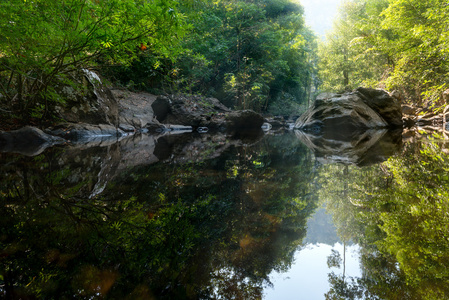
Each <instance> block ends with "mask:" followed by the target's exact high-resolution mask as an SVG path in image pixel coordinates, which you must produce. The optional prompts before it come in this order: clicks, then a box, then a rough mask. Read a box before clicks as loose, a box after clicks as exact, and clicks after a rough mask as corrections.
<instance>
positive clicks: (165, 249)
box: [0, 132, 449, 299]
mask: <svg viewBox="0 0 449 300" xmlns="http://www.w3.org/2000/svg"><path fill="white" fill-rule="evenodd" d="M448 153H449V151H447V147H446V143H445V142H444V141H443V140H441V139H440V137H438V136H437V137H430V138H429V137H428V138H426V139H418V138H413V139H409V140H406V139H405V138H404V141H403V138H402V137H401V135H400V134H399V135H398V134H397V133H393V134H392V133H388V132H369V133H365V134H364V135H361V136H357V137H354V136H350V137H348V138H347V139H344V138H343V139H341V140H338V141H337V140H334V139H323V138H316V137H313V136H309V135H307V134H303V133H296V134H295V133H293V132H290V133H285V134H281V135H265V136H263V135H256V136H251V137H240V139H232V138H230V137H227V136H224V135H219V134H217V135H213V136H211V135H199V134H196V135H195V134H187V135H182V136H167V137H159V138H154V137H148V136H142V137H135V138H131V139H127V140H123V141H121V142H120V143H116V144H98V145H97V146H94V147H87V146H86V145H76V146H72V147H70V146H66V147H61V148H51V149H47V150H46V151H44V152H43V153H42V154H40V155H38V156H33V157H27V156H21V155H19V154H13V153H2V154H0V172H1V173H0V175H1V181H0V199H1V202H0V210H1V212H0V216H1V219H0V228H1V231H0V272H1V273H0V295H1V297H3V298H6V299H445V298H448V297H449V284H448V283H449V281H448V279H449V200H448V199H449V195H448V193H449V189H448V187H449V173H448V170H449V154H448Z"/></svg>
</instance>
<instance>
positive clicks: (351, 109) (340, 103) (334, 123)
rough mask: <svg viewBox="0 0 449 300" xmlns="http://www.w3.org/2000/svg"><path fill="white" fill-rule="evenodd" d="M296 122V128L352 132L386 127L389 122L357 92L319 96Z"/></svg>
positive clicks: (315, 130)
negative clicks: (330, 96)
mask: <svg viewBox="0 0 449 300" xmlns="http://www.w3.org/2000/svg"><path fill="white" fill-rule="evenodd" d="M317 99H318V101H316V102H315V104H314V105H313V106H312V107H311V108H309V109H308V110H307V111H306V112H305V113H304V114H303V115H302V116H301V117H299V119H298V120H297V121H296V123H295V128H298V129H302V130H307V131H314V132H320V131H323V130H326V129H339V130H340V131H341V132H347V131H349V132H351V131H354V130H363V129H367V128H385V127H387V126H388V123H387V122H386V121H385V120H383V119H382V117H380V116H379V114H377V113H376V112H375V111H374V110H373V109H371V108H370V107H369V106H368V105H367V104H366V103H365V102H364V101H363V100H362V99H361V97H360V96H359V95H357V94H352V93H346V94H343V95H335V94H334V95H332V98H327V97H318V98H317Z"/></svg>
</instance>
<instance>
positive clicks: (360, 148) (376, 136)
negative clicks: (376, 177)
mask: <svg viewBox="0 0 449 300" xmlns="http://www.w3.org/2000/svg"><path fill="white" fill-rule="evenodd" d="M295 133H296V136H297V137H298V138H299V139H300V140H301V141H302V142H303V143H304V144H305V145H306V146H307V147H308V148H309V149H311V150H313V151H314V153H315V156H316V157H317V160H318V161H319V162H321V163H323V164H326V163H343V164H355V165H359V166H362V165H370V164H373V163H377V162H382V161H384V160H386V159H388V157H390V156H391V155H393V154H394V153H396V152H397V151H399V149H400V147H401V141H402V138H401V130H394V131H388V130H386V129H379V130H375V129H369V130H366V131H365V132H360V133H357V132H356V133H354V132H340V131H339V132H338V133H337V134H333V133H332V132H327V133H325V134H324V135H322V136H315V135H312V134H308V133H306V132H303V131H298V130H297V131H295ZM335 136H345V138H344V139H333V138H330V137H335ZM326 137H327V138H326Z"/></svg>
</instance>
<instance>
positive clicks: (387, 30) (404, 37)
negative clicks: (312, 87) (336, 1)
mask: <svg viewBox="0 0 449 300" xmlns="http://www.w3.org/2000/svg"><path fill="white" fill-rule="evenodd" d="M448 14H449V8H448V6H447V3H446V1H443V0H432V1H418V0H346V1H344V2H343V3H342V6H341V8H340V13H339V16H338V18H337V20H335V24H334V28H333V30H332V31H331V32H329V33H328V35H327V37H326V40H325V41H324V42H323V43H322V44H321V46H320V52H319V53H320V54H319V56H320V59H321V62H320V75H321V76H320V78H321V80H322V81H323V85H322V89H324V90H334V91H336V90H342V89H345V88H355V87H357V86H360V85H364V86H371V87H380V88H386V89H388V90H393V89H396V90H399V91H401V93H402V95H403V96H404V98H405V99H406V100H407V101H409V102H412V103H417V104H421V103H422V102H423V101H429V102H430V103H431V104H434V105H436V107H438V105H441V104H442V103H441V102H440V100H441V99H440V96H441V92H442V91H444V90H446V89H447V88H448V87H449V86H448V79H447V78H448V76H447V74H448V71H449V65H448V62H447V61H448V60H447V55H448V45H449V44H448V42H447V40H448V39H447V35H448V33H447V27H448V25H449V21H448V18H447V17H448Z"/></svg>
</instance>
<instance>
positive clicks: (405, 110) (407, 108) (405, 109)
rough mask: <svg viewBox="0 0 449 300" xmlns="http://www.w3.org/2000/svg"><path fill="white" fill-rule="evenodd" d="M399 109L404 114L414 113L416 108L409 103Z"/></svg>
mask: <svg viewBox="0 0 449 300" xmlns="http://www.w3.org/2000/svg"><path fill="white" fill-rule="evenodd" d="M401 110H402V113H403V114H404V115H415V114H416V111H417V110H416V108H414V107H412V106H410V105H402V107H401Z"/></svg>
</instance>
